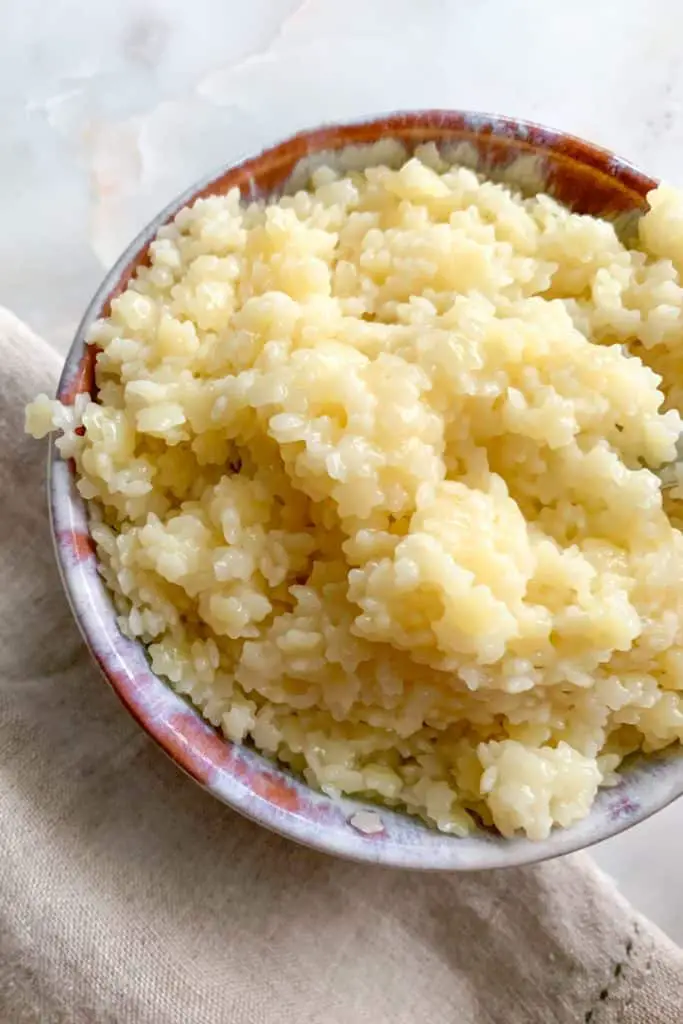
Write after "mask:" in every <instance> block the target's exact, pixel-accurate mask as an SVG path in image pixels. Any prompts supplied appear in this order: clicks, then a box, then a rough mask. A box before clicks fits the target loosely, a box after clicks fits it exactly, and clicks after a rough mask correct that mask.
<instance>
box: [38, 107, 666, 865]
mask: <svg viewBox="0 0 683 1024" xmlns="http://www.w3.org/2000/svg"><path fill="white" fill-rule="evenodd" d="M386 138H394V139H398V140H400V141H401V142H403V143H404V144H405V146H406V147H407V148H408V149H411V148H413V147H414V146H416V145H418V144H421V143H425V142H434V143H436V144H437V145H439V146H440V147H443V148H446V149H448V150H449V151H450V152H451V153H452V155H453V156H454V157H455V158H457V159H458V160H459V161H460V162H462V163H465V164H469V165H470V166H474V167H476V169H478V170H481V171H482V172H484V173H485V174H486V175H487V176H489V177H492V178H497V179H504V180H511V181H512V182H513V183H515V184H517V185H519V186H520V187H522V188H523V189H524V188H526V189H527V190H532V191H539V190H542V191H547V192H550V193H551V194H552V195H554V196H555V197H556V198H557V199H559V200H560V201H561V202H563V203H565V204H566V205H567V206H569V207H570V208H572V209H573V210H575V211H577V212H580V213H587V214H593V215H600V216H603V217H608V218H611V219H614V220H616V221H618V222H619V229H620V231H621V232H623V233H627V234H628V233H629V232H630V231H631V230H632V229H633V226H634V225H635V224H636V223H637V220H638V217H639V216H640V214H641V213H642V211H643V210H644V209H645V207H646V199H645V197H646V195H647V193H648V192H649V190H650V189H652V188H654V187H655V185H656V182H655V181H653V180H652V179H651V178H648V177H647V176H646V175H644V174H642V173H640V172H639V171H638V170H636V169H635V168H634V167H632V166H631V165H630V164H629V163H627V162H626V161H624V160H621V159H620V158H618V157H616V156H614V155H613V154H612V153H609V152H606V151H605V150H603V149H600V148H598V147H596V146H593V145H591V144H590V143H588V142H583V141H581V140H580V139H577V138H573V137H572V136H570V135H566V134H564V133H563V132H558V131H552V130H549V129H547V128H543V127H541V126H540V125H536V124H531V123H529V122H525V121H519V120H514V119H512V118H507V117H495V116H491V115H487V114H477V113H468V112H461V111H449V110H429V111H418V112H409V113H396V114H391V115H388V116H383V117H378V118H373V119H370V120H364V121H359V122H354V123H352V124H335V125H329V126H325V127H322V128H317V129H314V130H312V131H305V132H301V133H299V134H297V135H295V136H293V137H292V138H290V139H287V140H286V141H285V142H282V143H280V144H279V145H276V146H273V147H272V148H270V149H267V150H265V151H264V152H262V153H260V154H259V155H258V156H255V157H251V158H249V159H247V160H245V161H243V162H241V163H239V164H235V165H232V166H230V167H228V168H226V169H224V170H222V171H221V172H220V173H219V174H218V175H217V176H214V177H211V178H209V179H207V180H205V181H202V182H200V183H199V184H197V185H194V186H193V187H192V188H190V189H188V191H187V192H185V193H183V195H181V196H179V197H178V198H177V199H175V200H174V201H173V202H172V203H171V204H170V205H169V206H167V207H166V208H165V209H164V210H162V211H161V213H160V214H159V215H158V216H157V217H155V218H154V220H153V221H152V222H151V223H150V224H148V225H147V227H146V228H145V229H144V230H143V231H142V232H141V233H140V234H139V235H138V237H137V238H136V239H135V240H134V241H133V242H132V243H131V245H130V246H129V247H128V249H126V251H125V252H124V253H123V255H122V256H121V258H120V259H119V260H118V262H117V263H116V264H115V265H114V266H113V267H112V269H111V270H110V271H109V273H108V274H107V276H106V278H105V279H104V281H103V283H102V285H101V287H100V288H99V289H98V291H97V293H96V295H95V297H94V298H93V300H92V302H91V304H90V306H89V308H88V310H87V312H86V314H85V316H84V318H83V321H82V322H81V324H80V326H79V328H78V331H77V333H76V337H75V339H74V342H73V345H72V347H71V350H70V352H69V355H68V357H67V360H66V365H65V368H64V372H63V374H62V378H61V380H60V383H59V391H58V397H59V398H60V400H61V401H62V402H66V403H71V402H73V401H74V399H75V397H76V395H77V394H79V393H80V392H84V391H91V390H92V389H93V384H94V372H93V371H94V352H93V351H92V350H91V349H90V348H89V347H88V346H87V344H86V340H85V339H86V336H87V333H88V330H89V328H90V326H91V324H92V323H93V321H94V320H95V319H96V318H98V317H100V316H106V315H107V313H108V311H109V306H110V303H111V301H112V299H113V298H115V297H116V296H117V295H119V294H120V293H121V292H122V291H123V290H124V289H125V287H126V285H127V283H128V281H129V280H130V278H131V277H132V275H133V274H134V272H135V270H136V268H137V267H138V266H140V265H141V264H144V262H145V260H146V257H147V251H148V246H149V243H150V241H151V240H152V239H153V237H154V235H155V234H156V232H157V230H158V228H159V227H160V226H161V225H162V224H164V223H166V222H167V221H168V220H169V219H171V218H172V217H173V216H174V214H175V213H176V212H177V210H179V209H180V208H181V207H182V206H185V205H186V204H187V203H189V202H190V201H192V200H194V199H197V198H199V197H203V196H209V195H215V194H221V193H224V192H226V191H227V190H228V189H230V188H233V187H235V186H238V187H239V188H240V190H241V191H242V193H243V195H245V197H247V198H253V197H256V196H266V195H268V194H270V193H276V192H277V191H278V190H280V189H282V188H283V186H284V185H285V183H286V182H287V181H288V179H289V178H290V176H291V175H292V173H293V171H294V169H295V168H296V167H297V165H298V164H300V162H301V161H302V160H304V159H306V160H311V159H312V160H314V161H315V159H316V155H317V154H320V153H323V152H325V151H330V150H333V151H338V150H340V149H342V148H345V147H348V146H370V145H372V144H373V143H376V142H377V141H379V140H382V139H386ZM361 158H362V155H361ZM49 496H50V508H51V517H52V526H53V532H54V538H55V545H56V552H57V558H58V562H59V565H60V568H61V573H62V578H63V581H64V585H65V588H66V591H67V594H68V597H69V600H70V603H71V606H72V609H73V612H74V615H75V617H76V620H77V622H78V624H79V626H80V628H81V631H82V633H83V636H84V638H85V640H86V642H87V644H88V646H89V647H90V650H91V651H92V653H93V655H94V657H95V659H96V660H97V662H98V664H99V666H100V668H101V669H102V671H103V673H104V676H105V678H106V679H107V681H108V682H109V684H110V685H111V686H112V688H113V689H114V691H115V692H116V694H117V695H118V697H119V698H120V699H121V701H122V702H123V703H124V705H125V706H126V707H127V708H128V710H129V711H130V713H131V714H132V715H133V716H134V717H135V718H136V719H137V721H138V722H139V723H140V725H141V726H142V727H143V729H145V730H146V731H147V732H148V733H149V735H150V736H151V737H152V738H153V739H154V740H156V742H157V743H158V744H159V745H160V746H161V747H162V749H163V750H164V751H165V752H166V753H167V754H168V755H169V756H170V757H171V758H172V759H173V760H174V761H175V762H176V764H178V765H179V766H180V767H181V768H182V769H184V771H185V772H187V773H188V774H189V775H190V776H192V778H193V779H195V780H196V781H197V782H198V783H199V784H200V785H202V786H203V787H204V788H205V789H207V790H208V791H209V792H211V793H212V794H214V796H216V797H218V798H219V799H220V800H222V801H224V802H225V803H226V804H228V805H229V806H230V807H232V808H234V809H235V810H237V811H239V812H240V813H241V814H244V815H246V816H247V817H248V818H251V819H252V820H254V821H256V822H258V823H259V824H261V825H264V826H265V827H267V828H269V829H271V830H273V831H274V832H277V833H280V834H281V835H284V836H287V837H289V838H290V839H293V840H295V841H297V842H299V843H302V844H304V845H306V846H309V847H312V848H314V849H317V850H321V851H324V852H326V853H331V854H336V855H339V856H342V857H347V858H351V859H355V860H358V861H366V862H374V863H378V864H384V865H392V866H396V867H405V868H419V869H427V870H456V871H458V870H474V869H477V870H478V869H483V868H497V867H503V866H512V865H519V864H526V863H531V862H534V861H539V860H543V859H546V858H549V857H554V856H558V855H560V854H564V853H568V852H570V851H573V850H578V849H580V848H582V847H585V846H588V845H590V844H592V843H595V842H598V841H599V840H601V839H605V838H607V837H608V836H611V835H614V834H615V833H617V832H621V831H623V830H624V829H625V828H627V827H629V826H630V825H633V824H635V823H636V822H638V821H641V820H642V819H644V818H646V817H648V816H649V815H650V814H652V813H654V812H655V811H657V810H658V809H660V808H662V807H664V806H665V805H666V804H668V803H669V802H670V801H671V800H673V799H674V798H675V797H677V796H678V795H680V793H681V792H683V759H681V757H680V756H679V754H678V751H676V750H670V751H668V752H665V753H664V754H663V755H660V756H657V757H649V758H647V759H644V758H643V759H640V760H636V761H635V762H634V763H633V764H632V765H631V766H630V767H629V768H628V769H626V770H625V772H624V774H623V776H622V779H621V782H620V784H619V785H618V786H616V787H615V788H612V789H604V790H601V791H600V793H599V795H598V798H597V800H596V802H595V804H594V806H593V808H592V810H591V812H590V814H589V815H588V817H587V818H585V819H584V820H583V821H581V822H579V823H578V824H576V825H574V826H573V827H571V828H569V829H566V830H558V831H554V832H553V833H551V835H550V836H549V837H548V838H547V839H545V840H542V841H531V840H528V839H525V838H514V839H504V838H502V837H501V836H499V835H497V834H494V833H492V832H489V831H487V830H484V829H481V830H480V831H479V832H476V833H474V834H472V835H470V836H468V837H467V838H456V837H453V836H448V835H444V834H442V833H439V832H437V831H435V830H432V829H429V828H428V827H427V826H425V825H423V824H422V823H421V822H420V821H418V820H416V819H414V818H411V817H409V816H408V815H406V814H402V813H398V812H393V811H390V810H387V809H385V808H378V807H376V806H374V805H370V804H364V803H362V802H360V801H356V800H351V799H345V798H339V799H337V798H331V797H328V796H326V795H324V794H322V793H319V792H316V791H314V790H312V789H310V788H309V787H308V786H307V785H306V784H305V783H304V782H303V781H301V780H300V779H298V778H296V777H294V776H293V775H291V774H289V773H288V772H287V771H286V770H285V769H284V768H281V767H279V766H278V765H276V764H274V763H273V762H272V761H270V760H268V759H267V758H265V757H263V756H262V755H260V754H259V753H257V752H256V751H255V750H253V749H251V748H249V747H247V746H240V745H236V744H233V743H231V742H229V741H228V740H226V739H225V738H223V736H222V735H220V734H219V733H218V732H217V731H216V730H215V729H214V728H213V727H212V726H211V725H209V724H208V723H207V722H206V721H205V720H204V719H203V718H202V717H201V715H200V714H199V712H198V711H197V710H195V709H194V708H193V707H191V706H190V705H188V703H186V701H185V700H184V699H183V698H182V697H180V696H178V695H177V694H176V693H175V692H174V691H173V689H172V688H171V686H170V684H168V683H167V682H165V681H164V680H162V679H160V678H159V677H157V676H156V675H154V673H153V672H152V671H151V669H150V666H149V662H148V660H147V657H146V654H145V651H144V648H143V647H142V645H141V644H140V643H139V642H137V641H133V640H130V639H128V638H127V637H125V636H123V635H122V634H121V633H120V631H119V629H118V626H117V623H116V615H115V611H114V608H113V606H112V602H111V600H110V598H109V595H108V593H107V591H106V590H105V588H104V586H103V584H102V582H101V580H100V577H99V575H98V572H97V565H96V559H95V554H94V549H93V545H92V543H91V540H90V537H89V532H88V520H87V515H86V508H85V505H84V502H83V500H82V499H81V498H80V496H79V494H78V492H77V490H76V487H75V472H74V466H73V464H72V463H71V462H65V461H62V460H61V459H60V458H59V456H58V455H57V454H56V453H55V452H54V451H53V453H52V455H51V465H50V482H49Z"/></svg>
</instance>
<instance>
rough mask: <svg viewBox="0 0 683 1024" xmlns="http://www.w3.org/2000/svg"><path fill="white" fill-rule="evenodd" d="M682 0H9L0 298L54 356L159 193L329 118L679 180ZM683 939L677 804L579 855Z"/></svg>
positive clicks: (682, 844) (3, 47)
mask: <svg viewBox="0 0 683 1024" xmlns="http://www.w3.org/2000/svg"><path fill="white" fill-rule="evenodd" d="M682 35H683V5H681V3H680V0H621V2H620V3H619V4H615V3H614V0H574V2H573V3H572V4H571V5H569V4H559V3H557V2H552V0H551V2H548V0H419V2H418V0H249V2H248V3H244V2H237V0H193V2H192V3H191V4H188V3H187V2H186V0H182V2H181V0H118V2H117V3H115V4H114V3H111V2H105V0H90V2H89V3H87V4H84V3H82V0H52V3H50V4H44V3H43V2H40V0H24V3H23V4H22V5H21V6H19V5H13V14H12V21H11V22H9V20H7V22H6V24H5V25H4V26H3V34H2V39H1V40H0V55H1V57H2V59H1V60H0V126H1V127H2V137H3V184H4V191H3V203H2V214H3V216H2V244H0V303H2V304H4V305H7V306H9V307H11V308H12V309H14V310H15V311H16V312H17V313H18V314H19V315H21V316H22V317H24V318H25V319H26V320H27V321H28V322H29V323H30V324H31V325H32V326H33V327H34V328H35V329H36V330H38V331H40V332H42V334H43V335H44V336H45V337H46V338H47V339H48V340H49V341H50V343H51V344H52V345H54V347H55V348H56V349H57V350H58V351H60V352H65V351H66V349H67V347H68V345H69V342H70V339H71V336H72V334H73V331H74V327H75V325H76V323H77V321H78V320H79V318H80V316H81V313H82V312H83V310H84V308H85V306H86V304H87V302H88V300H89V298H90V297H91V295H92V293H93V291H94V289H95V287H96V286H97V284H98V283H99V280H100V278H101V276H102V274H103V272H104V269H105V268H106V267H107V266H109V265H110V264H111V263H112V262H113V260H114V259H115V257H116V256H117V255H118V254H119V252H120V251H121V249H122V248H123V247H124V246H125V244H126V243H127V242H128V241H130V239H131V237H132V236H133V235H134V234H135V233H136V232H137V230H138V229H139V228H140V227H142V226H143V225H144V223H145V222H146V221H147V220H148V219H150V218H151V216H152V215H153V214H154V213H155V212H156V211H157V210H158V209H159V208H160V207H161V206H163V205H164V204H165V203H166V202H167V201H168V200H170V199H171V198H172V197H173V196H174V194H176V193H177V192H179V191H181V190H182V189H183V188H184V187H185V186H186V185H188V184H190V183H191V182H192V181H193V180H194V179H195V178H199V177H201V176H203V175H204V174H205V173H206V172H208V171H211V170H212V169H213V168H214V167H216V168H217V167H219V166H220V165H221V164H223V163H226V162H228V161H230V160H234V159H236V158H239V157H240V156H242V155H245V154H247V153H249V152H253V151H255V150H258V149H259V148H260V147H261V146H262V145H264V144H267V143H270V142H273V141H275V140H277V139H279V138H282V137H284V136H286V135H288V134H290V133H291V132H292V131H294V130H296V129H297V128H301V127H307V126H310V125H313V124H317V123H320V122H321V121H325V120H333V119H343V118H351V117H356V116H361V115H363V114H368V113H373V112H380V111H387V110H392V109H398V108H410V107H413V108H414V107H436V106H441V107H460V108H469V109H475V110H488V111H495V112H498V113H508V114H513V115H515V116H518V117H523V118H530V119H532V120H537V121H540V122H542V123H546V124H549V125H553V126H556V127H560V128H564V129H566V130H568V131H571V132H574V133H575V134H577V135H581V136H584V137H586V138H588V139H591V140H593V141H595V142H599V143H601V144H602V145H605V146H607V147H609V148H611V149H614V150H616V151H617V152H619V153H620V154H622V155H624V156H626V157H628V158H629V159H631V160H632V161H633V162H635V163H637V164H638V165H640V166H641V167H642V168H643V169H644V170H646V171H648V172H649V173H651V174H652V175H654V176H657V177H665V178H667V179H669V180H672V181H675V182H678V183H679V184H683V168H681V167H680V157H681V155H683V60H681V58H680V39H681V37H682ZM594 854H595V857H596V860H598V861H599V863H600V864H601V865H602V866H603V867H604V868H605V869H606V870H607V871H609V872H610V873H611V874H612V875H613V876H614V877H615V878H616V880H617V882H618V883H619V885H620V887H621V889H622V891H623V892H624V893H625V895H627V896H628V897H629V898H630V899H632V900H633V902H634V903H635V904H636V905H637V906H638V907H639V908H640V909H641V910H643V911H645V912H646V913H648V914H649V915H650V916H651V917H652V918H653V919H654V920H655V921H656V922H657V923H658V924H659V925H660V926H661V927H662V928H663V929H664V930H666V931H667V932H668V933H669V934H670V935H671V936H672V937H673V938H675V939H676V940H677V941H679V942H681V943H683V885H681V884H680V873H681V868H680V865H681V863H682V862H683V800H681V801H679V802H678V803H677V804H675V805H673V806H672V807H670V808H668V809H667V810H665V811H663V812H661V813H660V814H658V815H657V816H655V817H654V818H652V819H650V821H648V822H645V823H644V824H642V825H640V826H637V827H636V828H634V829H632V830H631V831H630V832H628V833H625V834H623V835H621V836H619V837H617V838H616V839H612V840H609V841H608V842H606V843H603V844H602V845H601V846H599V847H597V848H596V849H595V850H594Z"/></svg>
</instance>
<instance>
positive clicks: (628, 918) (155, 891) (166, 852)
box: [0, 310, 683, 1024]
mask: <svg viewBox="0 0 683 1024" xmlns="http://www.w3.org/2000/svg"><path fill="white" fill-rule="evenodd" d="M59 368H60V360H59V358H58V356H57V355H56V354H55V353H54V352H53V350H52V349H51V348H50V347H49V346H48V345H46V344H45V343H44V342H43V341H41V340H40V339H39V338H37V337H36V336H35V335H34V334H33V333H32V332H31V331H30V330H29V329H28V328H27V327H26V326H24V325H23V324H22V323H21V322H19V321H18V320H17V319H16V318H15V317H14V316H13V315H12V314H11V313H8V312H6V311H4V310H0V426H1V427H2V444H1V445H0V495H1V497H0V1024H29V1022H31V1024H34V1022H35V1024H81V1022H83V1024H86V1022H87V1024H138V1022H140V1024H148V1022H149V1024H270V1022H273V1024H275V1022H277V1024H295V1022H296V1024H318V1022H319V1024H356V1022H372V1024H384V1022H389V1021H391V1022H392V1024H404V1022H405V1024H407V1022H410V1024H416V1022H423V1021H424V1022H429V1024H439V1022H441V1021H444V1022H449V1024H535V1022H539V1024H541V1022H542V1024H549V1022H554V1024H565V1022H572V1024H574V1022H579V1024H608V1022H614V1024H616V1022H617V1021H619V1022H621V1024H645V1022H647V1024H673V1022H680V1021H683V953H682V952H681V951H680V950H678V949H677V948H676V947H675V946H674V945H673V944H672V943H671V942H670V941H669V940H668V939H667V938H666V937H665V936H664V935H663V934H662V933H661V932H659V931H658V930H657V929H656V928H655V927H654V926H653V925H652V924H650V923H649V922H648V921H646V920H645V919H644V918H643V917H641V916H640V915H638V914H637V913H636V912H635V911H634V910H633V909H632V908H631V907H630V906H629V905H628V903H626V901H625V900H624V899H623V898H622V897H621V896H620V895H619V893H618V892H617V891H616V889H615V888H614V887H613V885H612V884H611V883H610V882H609V881H608V879H607V878H605V877H604V876H603V875H601V874H600V873H599V872H598V870H597V869H596V868H595V867H594V865H593V864H592V862H591V861H590V859H589V858H588V857H586V856H583V855H578V856H573V857H567V858H564V859H563V860H558V861H554V862H550V863H547V864H544V865H540V866H537V867H532V868H519V869H514V870H507V871H496V872H483V873H479V874H469V875H460V874H441V875H428V874H425V875H422V874H419V873H409V872H400V871H390V870H387V869H381V868H375V867H370V866H363V865H356V864H349V863H344V862H342V861H337V860H333V859H331V858H327V857H325V856H322V855H320V854H316V853H312V852H310V851H308V850H304V849H300V848H298V847H296V846H294V845H293V844H291V843H289V842H287V841H286V840H282V839H279V838H277V837H275V836H272V835H270V834H269V833H267V832H265V831H264V830H261V829H259V828H258V827H257V826H255V825H252V824H250V823H249V822H247V821H244V820H242V819H241V818H239V817H238V816H237V815H235V814H233V813H232V812H231V811H230V810H228V809H227V808H226V807H224V806H223V805H221V804H220V803H218V801H216V800H214V799H213V798H212V797H211V796H209V795H208V794H206V793H204V792H203V791H202V790H201V789H200V788H199V787H198V786H197V785H195V783H194V782H192V781H191V780H190V779H188V778H186V777H185V776H184V775H182V774H181V772H180V771H179V770H178V769H177V768H176V767H175V766H174V765H173V764H172V763H171V762H170V761H169V760H167V759H166V758H165V757H164V755H163V754H162V753H161V752H160V751H159V750H158V749H157V748H156V747H155V746H154V745H153V744H152V742H151V741H150V740H149V739H148V738H147V737H146V735H145V734H144V733H143V732H142V731H141V730H140V729H139V727H138V726H137V725H136V724H135V723H134V722H133V721H132V719H130V718H129V717H128V715H127V713H126V712H125V711H124V710H123V708H122V707H121V706H120V705H119V704H118V702H117V700H116V698H115V696H114V695H113V693H112V692H111V691H110V690H109V688H108V686H107V685H106V684H105V682H104V681H103V679H102V678H101V677H100V676H99V674H98V671H97V670H96V668H95V666H94V664H93V663H92V662H91V660H90V657H89V655H88V654H87V652H86V651H85V649H84V646H83V643H82V641H81V639H80V637H79V635H78V633H77V630H76V627H75V626H74V624H73V622H72V619H71V614H70V612H69V610H68V608H67V604H66V600H65V598H64V596H63V594H62V590H61V587H60V583H59V579H58V576H57V571H56V568H55V563H54V559H53V554H52V545H51V541H50V533H49V527H48V522H47V516H46V503H45V496H44V467H45V460H46V449H45V446H44V445H41V444H37V443H36V442H34V441H31V440H30V439H28V438H26V437H24V435H23V407H24V404H25V403H26V401H27V400H29V399H30V398H31V397H33V396H34V395H35V394H36V393H37V392H39V391H48V392H49V391H52V390H54V386H55V382H56V378H57V374H58V372H59Z"/></svg>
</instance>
